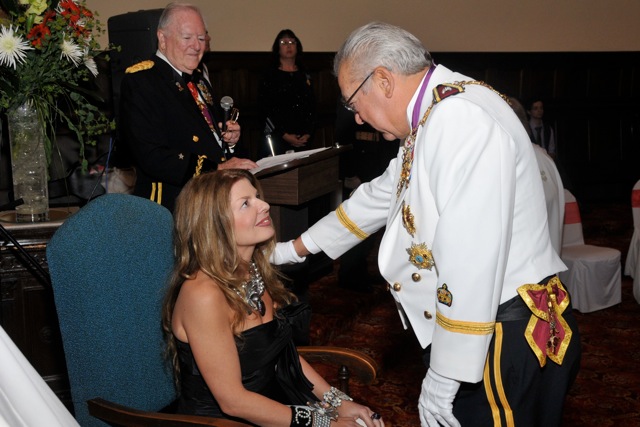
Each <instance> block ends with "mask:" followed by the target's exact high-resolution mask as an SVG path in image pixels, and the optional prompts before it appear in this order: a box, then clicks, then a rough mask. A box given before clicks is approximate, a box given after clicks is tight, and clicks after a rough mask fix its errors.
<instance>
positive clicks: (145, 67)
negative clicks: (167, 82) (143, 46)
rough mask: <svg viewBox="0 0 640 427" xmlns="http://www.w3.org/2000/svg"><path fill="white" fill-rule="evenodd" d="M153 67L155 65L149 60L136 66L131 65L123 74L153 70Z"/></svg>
mask: <svg viewBox="0 0 640 427" xmlns="http://www.w3.org/2000/svg"><path fill="white" fill-rule="evenodd" d="M154 65H155V63H154V62H153V61H151V60H146V61H142V62H138V63H137V64H133V65H132V66H130V67H127V69H126V70H125V73H126V74H131V73H137V72H138V71H142V70H148V69H150V68H153V66H154Z"/></svg>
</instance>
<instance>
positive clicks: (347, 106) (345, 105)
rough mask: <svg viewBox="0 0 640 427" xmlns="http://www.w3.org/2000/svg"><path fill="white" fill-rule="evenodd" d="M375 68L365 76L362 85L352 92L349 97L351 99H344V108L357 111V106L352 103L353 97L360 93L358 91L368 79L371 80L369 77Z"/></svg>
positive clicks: (353, 111)
mask: <svg viewBox="0 0 640 427" xmlns="http://www.w3.org/2000/svg"><path fill="white" fill-rule="evenodd" d="M374 71H375V70H373V71H372V72H370V73H369V74H368V75H367V77H365V78H364V80H363V81H362V83H360V86H358V88H357V89H356V90H355V91H354V92H353V93H352V94H351V96H350V97H349V99H347V100H346V101H342V105H343V106H344V108H346V109H347V111H351V112H352V113H353V114H355V113H357V111H356V108H355V107H354V106H353V105H352V104H351V100H352V99H353V97H354V96H356V93H358V91H359V90H360V89H362V86H364V84H365V83H366V82H367V80H369V77H371V76H373V72H374Z"/></svg>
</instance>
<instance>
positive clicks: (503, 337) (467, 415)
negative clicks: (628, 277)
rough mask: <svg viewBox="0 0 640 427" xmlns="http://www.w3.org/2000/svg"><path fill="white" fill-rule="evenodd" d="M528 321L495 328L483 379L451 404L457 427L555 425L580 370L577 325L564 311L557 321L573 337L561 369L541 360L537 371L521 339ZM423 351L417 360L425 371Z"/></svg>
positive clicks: (463, 387) (465, 385)
mask: <svg viewBox="0 0 640 427" xmlns="http://www.w3.org/2000/svg"><path fill="white" fill-rule="evenodd" d="M516 298H518V299H519V297H516ZM507 303H508V302H507ZM507 303H505V304H507ZM523 305H524V304H523ZM530 315H531V312H530V311H529V316H530ZM529 316H526V318H522V319H517V320H508V321H502V322H497V323H496V331H495V334H494V336H493V339H492V340H491V344H490V346H489V353H488V355H487V362H486V365H485V370H484V379H483V380H482V381H480V382H479V383H475V384H471V383H462V384H461V386H460V390H459V391H458V394H457V396H456V399H455V401H454V403H453V414H454V415H455V417H456V418H457V419H458V421H460V424H461V425H462V427H476V426H477V427H489V426H494V427H498V426H500V427H511V426H517V427H554V426H560V425H561V423H562V409H563V406H564V400H565V396H566V394H567V392H568V391H569V387H570V386H571V384H573V382H574V380H575V378H576V376H577V374H578V370H579V368H580V356H581V346H580V335H579V333H578V324H577V322H576V319H575V317H574V316H573V312H572V309H571V306H569V307H568V308H567V309H566V310H565V311H564V313H563V317H564V318H565V320H566V321H567V323H568V325H569V327H570V328H571V331H572V332H573V336H572V337H571V343H570V345H569V347H568V348H567V352H566V354H565V357H564V360H563V363H562V366H559V365H557V364H556V363H555V362H553V361H551V360H549V359H547V362H546V365H545V366H544V367H540V364H539V363H538V359H537V357H536V356H535V354H534V353H533V351H532V350H531V348H530V347H529V344H528V343H527V340H526V339H525V336H524V332H525V328H526V327H527V323H528V322H529ZM428 350H430V348H429V347H428V348H427V351H425V354H424V357H423V359H424V361H425V363H426V365H427V366H429V359H430V355H429V351H428Z"/></svg>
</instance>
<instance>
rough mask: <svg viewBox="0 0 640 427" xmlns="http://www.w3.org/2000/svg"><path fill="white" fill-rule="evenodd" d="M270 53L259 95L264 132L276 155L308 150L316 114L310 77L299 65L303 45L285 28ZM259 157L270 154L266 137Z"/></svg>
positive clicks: (300, 64)
mask: <svg viewBox="0 0 640 427" xmlns="http://www.w3.org/2000/svg"><path fill="white" fill-rule="evenodd" d="M271 52H272V59H273V60H272V64H271V66H270V67H269V68H268V69H267V70H266V71H265V72H264V74H263V77H262V81H261V83H260V88H259V92H258V103H259V105H260V108H261V109H262V112H263V114H264V118H265V128H267V127H269V129H268V131H267V129H265V133H269V134H270V135H271V140H272V141H273V151H274V154H276V155H277V154H283V153H285V152H287V151H290V150H293V151H304V150H307V149H309V148H310V146H309V145H310V140H311V137H312V135H313V130H314V126H315V115H316V111H315V97H314V94H313V88H312V87H311V78H310V76H309V74H308V73H307V72H306V71H305V70H304V68H303V66H302V63H301V57H302V52H303V50H302V43H301V42H300V39H299V38H298V37H297V36H296V35H295V33H294V32H293V31H291V30H289V29H285V30H282V31H280V32H279V33H278V35H277V37H276V38H275V40H274V42H273V46H272V48H271ZM267 119H268V121H267ZM258 154H259V156H258V157H260V158H262V157H266V156H270V155H271V154H272V152H271V148H270V147H269V145H268V142H267V140H266V138H265V141H264V143H263V145H262V147H260V150H259V153H258Z"/></svg>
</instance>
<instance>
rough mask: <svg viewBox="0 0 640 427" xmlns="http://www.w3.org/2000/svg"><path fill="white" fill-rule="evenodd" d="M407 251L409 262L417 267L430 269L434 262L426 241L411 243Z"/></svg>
mask: <svg viewBox="0 0 640 427" xmlns="http://www.w3.org/2000/svg"><path fill="white" fill-rule="evenodd" d="M407 253H408V254H409V262H411V264H413V265H415V266H416V267H418V268H419V269H425V268H426V269H427V270H431V269H432V268H433V266H434V265H435V264H436V263H435V261H434V260H433V255H432V254H431V251H430V250H429V248H427V245H426V243H419V244H415V243H412V244H411V247H410V248H409V249H407Z"/></svg>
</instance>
